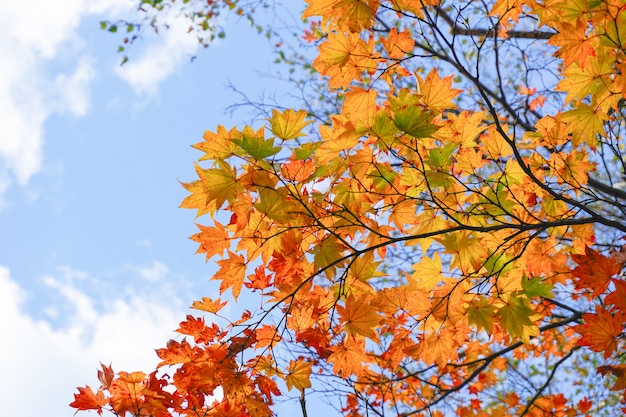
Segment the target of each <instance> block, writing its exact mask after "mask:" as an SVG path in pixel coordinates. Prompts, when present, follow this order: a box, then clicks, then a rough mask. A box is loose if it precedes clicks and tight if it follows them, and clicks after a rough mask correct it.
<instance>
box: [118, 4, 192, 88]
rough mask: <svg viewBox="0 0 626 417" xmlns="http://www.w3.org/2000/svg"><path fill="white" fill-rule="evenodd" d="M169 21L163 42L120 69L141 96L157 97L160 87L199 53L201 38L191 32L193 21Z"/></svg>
mask: <svg viewBox="0 0 626 417" xmlns="http://www.w3.org/2000/svg"><path fill="white" fill-rule="evenodd" d="M166 20H168V23H169V24H170V27H169V29H168V30H167V31H164V32H162V33H161V36H160V40H159V43H157V44H153V45H150V46H148V47H147V48H146V49H145V50H144V51H143V53H142V54H141V55H140V56H138V57H133V59H132V60H130V61H129V62H128V63H126V64H125V65H123V66H121V67H118V68H117V70H116V71H117V74H118V75H119V76H120V77H121V78H122V79H123V80H125V81H126V82H128V83H129V84H130V85H131V87H132V88H133V89H134V90H135V91H136V92H137V93H139V94H147V95H149V96H151V95H154V94H156V92H157V91H158V87H159V84H160V83H161V82H163V81H164V80H165V79H167V78H168V77H169V76H171V75H172V74H174V73H175V72H176V70H177V69H178V68H179V67H180V66H181V65H182V64H183V63H186V62H188V61H189V59H190V57H191V56H192V55H194V54H195V52H196V51H197V50H198V39H197V37H196V36H195V35H194V34H193V33H189V21H188V20H187V19H186V18H185V17H184V16H172V17H171V18H166Z"/></svg>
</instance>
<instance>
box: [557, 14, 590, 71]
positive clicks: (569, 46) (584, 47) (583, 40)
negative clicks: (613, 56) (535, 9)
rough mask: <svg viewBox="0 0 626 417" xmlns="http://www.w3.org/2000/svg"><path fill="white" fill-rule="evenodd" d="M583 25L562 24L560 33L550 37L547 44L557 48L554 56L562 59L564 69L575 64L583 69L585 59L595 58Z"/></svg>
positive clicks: (579, 23)
mask: <svg viewBox="0 0 626 417" xmlns="http://www.w3.org/2000/svg"><path fill="white" fill-rule="evenodd" d="M586 30H587V27H586V25H585V23H583V22H581V21H577V22H576V23H575V24H571V23H568V22H563V23H562V24H561V32H560V33H557V34H556V35H554V36H552V37H551V38H550V40H549V41H548V43H550V44H552V45H555V46H558V50H557V52H556V54H557V55H558V56H559V57H560V58H562V59H563V65H564V66H565V67H567V66H569V65H570V64H572V63H574V62H575V63H577V64H578V65H579V66H580V68H584V67H585V63H586V61H587V59H590V58H591V57H595V56H597V54H596V48H595V45H594V43H595V42H593V41H590V38H589V36H588V34H587V33H586Z"/></svg>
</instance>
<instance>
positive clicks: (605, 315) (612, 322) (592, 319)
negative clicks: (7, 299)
mask: <svg viewBox="0 0 626 417" xmlns="http://www.w3.org/2000/svg"><path fill="white" fill-rule="evenodd" d="M583 320H584V321H585V323H584V324H579V325H578V326H575V327H574V330H575V331H576V332H577V333H578V334H580V335H582V338H581V339H580V340H579V341H578V345H579V346H589V348H590V349H591V350H593V351H594V352H604V358H605V359H606V358H608V357H609V356H611V355H612V354H613V352H614V351H615V350H616V349H617V346H618V337H619V336H620V335H621V334H622V332H623V331H624V322H626V315H625V314H624V313H622V312H621V311H619V312H617V313H616V314H611V312H609V311H607V310H606V309H604V308H603V307H601V306H596V313H595V314H593V313H588V314H585V315H583Z"/></svg>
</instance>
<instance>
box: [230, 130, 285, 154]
mask: <svg viewBox="0 0 626 417" xmlns="http://www.w3.org/2000/svg"><path fill="white" fill-rule="evenodd" d="M233 143H235V144H237V145H239V147H240V148H241V149H243V150H244V151H246V153H247V154H248V155H250V156H251V157H252V158H254V159H255V160H260V159H265V158H267V157H268V156H272V155H276V154H277V153H278V152H280V150H281V148H280V147H274V138H270V139H265V138H264V137H263V135H262V134H257V135H246V134H245V133H244V135H243V137H242V138H241V139H233Z"/></svg>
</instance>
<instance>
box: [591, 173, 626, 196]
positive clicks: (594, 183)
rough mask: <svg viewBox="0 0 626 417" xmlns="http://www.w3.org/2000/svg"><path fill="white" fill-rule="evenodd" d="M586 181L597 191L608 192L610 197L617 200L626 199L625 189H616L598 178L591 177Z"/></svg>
mask: <svg viewBox="0 0 626 417" xmlns="http://www.w3.org/2000/svg"><path fill="white" fill-rule="evenodd" d="M587 183H588V184H589V185H590V186H591V187H592V188H595V189H596V190H597V191H600V192H602V193H604V194H608V195H610V196H611V197H614V198H617V199H619V200H626V191H623V190H618V189H617V188H613V187H611V186H610V185H607V184H604V183H602V182H600V181H598V180H595V179H593V178H591V177H589V179H588V180H587Z"/></svg>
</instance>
